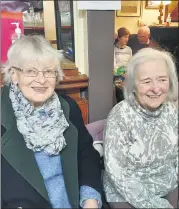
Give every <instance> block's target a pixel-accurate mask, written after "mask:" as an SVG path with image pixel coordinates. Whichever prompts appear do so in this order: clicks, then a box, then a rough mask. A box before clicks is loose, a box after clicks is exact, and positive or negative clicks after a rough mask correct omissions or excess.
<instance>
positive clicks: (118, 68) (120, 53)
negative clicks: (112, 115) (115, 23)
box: [114, 27, 132, 102]
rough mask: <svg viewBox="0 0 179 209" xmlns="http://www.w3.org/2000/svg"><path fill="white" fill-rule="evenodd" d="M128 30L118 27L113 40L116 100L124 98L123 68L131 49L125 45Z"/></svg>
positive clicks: (130, 54) (128, 33)
mask: <svg viewBox="0 0 179 209" xmlns="http://www.w3.org/2000/svg"><path fill="white" fill-rule="evenodd" d="M129 35H130V32H129V30H128V29H127V28H124V27H122V28H119V29H118V37H117V39H116V40H115V42H114V85H115V94H116V100H117V102H120V101H121V100H123V99H124V96H123V90H122V89H123V87H122V85H123V84H122V83H123V81H124V79H125V69H126V66H127V63H128V62H129V60H130V59H131V57H132V50H131V48H130V47H129V46H127V42H128V40H129Z"/></svg>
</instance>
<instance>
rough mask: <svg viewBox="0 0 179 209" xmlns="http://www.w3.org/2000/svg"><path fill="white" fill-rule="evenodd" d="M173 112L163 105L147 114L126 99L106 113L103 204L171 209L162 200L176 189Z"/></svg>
mask: <svg viewBox="0 0 179 209" xmlns="http://www.w3.org/2000/svg"><path fill="white" fill-rule="evenodd" d="M177 160H178V110H177V108H176V106H175V105H174V104H173V103H171V102H168V103H165V104H163V105H162V106H161V107H160V108H158V110H157V111H155V112H149V111H147V110H145V109H143V108H142V107H141V106H140V105H138V104H137V103H135V104H134V105H133V106H130V105H129V104H128V103H127V102H126V101H125V100H124V101H122V102H120V103H118V104H117V105H116V106H115V107H114V108H113V109H112V111H111V112H110V114H109V116H108V119H107V126H106V129H105V134H104V164H105V172H104V190H105V193H106V198H107V201H108V202H128V203H130V204H131V205H133V206H134V207H135V208H173V207H172V205H171V204H170V203H169V202H168V200H166V199H164V198H161V197H164V196H166V195H167V194H168V193H169V192H171V191H173V190H174V189H175V188H176V187H177V178H178V162H177Z"/></svg>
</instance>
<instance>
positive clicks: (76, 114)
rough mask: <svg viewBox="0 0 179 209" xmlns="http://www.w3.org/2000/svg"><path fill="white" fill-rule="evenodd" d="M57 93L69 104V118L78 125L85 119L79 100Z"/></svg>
mask: <svg viewBox="0 0 179 209" xmlns="http://www.w3.org/2000/svg"><path fill="white" fill-rule="evenodd" d="M56 93H57V95H58V97H59V99H60V100H64V101H65V102H66V103H67V104H68V105H69V119H70V121H71V122H72V123H73V124H74V125H75V126H76V127H78V126H79V124H80V122H81V120H83V119H82V114H81V110H80V108H79V106H78V104H77V102H76V101H75V100H74V99H72V98H71V97H69V96H67V95H61V94H59V93H58V92H56Z"/></svg>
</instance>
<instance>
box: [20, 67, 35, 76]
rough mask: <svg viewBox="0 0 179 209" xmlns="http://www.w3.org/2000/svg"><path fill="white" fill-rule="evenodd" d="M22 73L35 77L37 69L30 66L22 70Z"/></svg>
mask: <svg viewBox="0 0 179 209" xmlns="http://www.w3.org/2000/svg"><path fill="white" fill-rule="evenodd" d="M23 73H24V75H25V76H27V77H36V76H37V75H38V70H36V69H32V68H27V69H24V70H23Z"/></svg>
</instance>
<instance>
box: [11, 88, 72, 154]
mask: <svg viewBox="0 0 179 209" xmlns="http://www.w3.org/2000/svg"><path fill="white" fill-rule="evenodd" d="M9 97H10V99H11V101H12V107H13V109H14V113H15V116H16V121H17V128H18V130H19V132H20V133H21V134H22V135H23V137H24V140H25V143H26V146H27V148H29V149H31V150H33V151H34V152H37V151H41V150H44V152H45V153H47V154H49V155H52V154H53V155H58V154H59V152H60V151H61V150H62V149H63V148H64V147H65V146H66V142H65V138H64V136H63V132H64V131H65V130H66V129H67V128H68V126H69V124H68V122H67V121H66V118H65V116H64V114H63V110H62V108H61V104H60V101H59V99H58V96H57V94H56V93H55V92H54V93H53V95H52V97H51V98H50V99H48V100H47V101H46V102H45V103H44V104H43V105H42V106H41V107H33V106H32V105H31V104H30V103H29V101H28V100H27V99H26V98H25V97H24V96H23V94H22V93H21V91H20V89H19V88H18V86H17V85H14V84H11V87H10V93H9Z"/></svg>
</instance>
